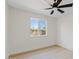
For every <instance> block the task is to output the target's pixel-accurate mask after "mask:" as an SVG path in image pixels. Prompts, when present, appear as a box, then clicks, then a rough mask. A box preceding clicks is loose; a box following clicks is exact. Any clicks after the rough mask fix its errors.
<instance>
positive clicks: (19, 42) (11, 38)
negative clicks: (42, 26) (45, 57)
mask: <svg viewBox="0 0 79 59" xmlns="http://www.w3.org/2000/svg"><path fill="white" fill-rule="evenodd" d="M8 11H9V12H8V19H7V24H6V25H7V47H8V53H9V54H13V53H16V52H21V51H28V50H32V49H37V48H42V47H46V46H50V45H54V44H56V40H57V20H56V18H51V17H48V16H44V15H40V14H36V13H33V12H26V11H22V10H19V9H16V8H12V7H10V6H9V9H8ZM30 17H37V18H44V19H45V20H47V27H48V33H47V36H41V37H30V35H31V34H30Z"/></svg>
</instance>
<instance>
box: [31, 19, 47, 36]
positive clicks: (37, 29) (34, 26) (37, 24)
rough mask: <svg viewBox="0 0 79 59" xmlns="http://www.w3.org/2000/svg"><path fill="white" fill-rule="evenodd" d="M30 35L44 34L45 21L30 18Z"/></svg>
mask: <svg viewBox="0 0 79 59" xmlns="http://www.w3.org/2000/svg"><path fill="white" fill-rule="evenodd" d="M31 35H32V36H40V35H46V21H45V20H42V19H38V18H31Z"/></svg>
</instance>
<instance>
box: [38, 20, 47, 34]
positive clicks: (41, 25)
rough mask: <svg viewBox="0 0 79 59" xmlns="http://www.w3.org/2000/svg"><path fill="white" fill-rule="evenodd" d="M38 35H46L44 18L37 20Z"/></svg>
mask: <svg viewBox="0 0 79 59" xmlns="http://www.w3.org/2000/svg"><path fill="white" fill-rule="evenodd" d="M39 30H40V35H46V22H45V20H39Z"/></svg>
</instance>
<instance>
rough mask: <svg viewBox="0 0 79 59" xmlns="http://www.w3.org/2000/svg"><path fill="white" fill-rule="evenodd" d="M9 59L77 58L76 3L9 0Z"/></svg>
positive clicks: (68, 0) (46, 0)
mask: <svg viewBox="0 0 79 59" xmlns="http://www.w3.org/2000/svg"><path fill="white" fill-rule="evenodd" d="M6 59H73V1H72V0H6Z"/></svg>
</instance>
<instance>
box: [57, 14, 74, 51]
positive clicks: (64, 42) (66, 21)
mask: <svg viewBox="0 0 79 59" xmlns="http://www.w3.org/2000/svg"><path fill="white" fill-rule="evenodd" d="M58 43H59V45H61V46H63V47H64V48H67V49H69V50H73V15H69V16H64V17H61V18H59V19H58Z"/></svg>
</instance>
